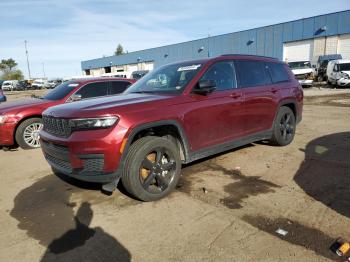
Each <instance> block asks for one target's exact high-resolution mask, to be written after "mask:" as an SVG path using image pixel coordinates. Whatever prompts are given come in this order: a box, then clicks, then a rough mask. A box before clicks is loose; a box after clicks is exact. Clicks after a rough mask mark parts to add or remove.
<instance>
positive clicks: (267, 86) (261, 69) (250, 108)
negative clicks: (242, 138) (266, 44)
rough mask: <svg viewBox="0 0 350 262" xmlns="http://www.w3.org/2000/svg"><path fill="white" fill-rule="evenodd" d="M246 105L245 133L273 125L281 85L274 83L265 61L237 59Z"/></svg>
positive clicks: (240, 84)
mask: <svg viewBox="0 0 350 262" xmlns="http://www.w3.org/2000/svg"><path fill="white" fill-rule="evenodd" d="M235 65H236V70H237V76H238V82H239V86H240V87H241V89H242V93H243V99H244V106H243V108H244V109H243V115H244V133H245V135H251V134H254V133H258V132H261V131H264V130H268V129H270V128H271V127H272V122H273V119H274V117H275V112H276V108H277V103H276V101H278V99H277V98H278V96H279V87H278V85H277V86H276V85H273V84H272V81H271V77H270V75H269V72H268V67H267V64H266V63H265V62H264V61H255V60H237V61H235Z"/></svg>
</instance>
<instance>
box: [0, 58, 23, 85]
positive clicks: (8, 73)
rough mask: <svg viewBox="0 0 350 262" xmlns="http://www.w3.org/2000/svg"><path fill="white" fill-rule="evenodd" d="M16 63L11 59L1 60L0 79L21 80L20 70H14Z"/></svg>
mask: <svg viewBox="0 0 350 262" xmlns="http://www.w3.org/2000/svg"><path fill="white" fill-rule="evenodd" d="M16 66H17V63H16V61H15V60H13V59H12V58H9V59H2V60H1V62H0V71H2V74H1V76H0V79H4V80H22V79H23V78H24V77H23V73H22V71H21V70H19V69H16Z"/></svg>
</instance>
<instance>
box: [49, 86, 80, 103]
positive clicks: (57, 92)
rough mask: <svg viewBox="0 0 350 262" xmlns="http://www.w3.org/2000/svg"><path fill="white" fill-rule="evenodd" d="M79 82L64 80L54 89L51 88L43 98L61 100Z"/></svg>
mask: <svg viewBox="0 0 350 262" xmlns="http://www.w3.org/2000/svg"><path fill="white" fill-rule="evenodd" d="M78 85H79V84H78V83H76V82H74V81H68V82H64V83H62V84H60V85H58V86H56V87H55V88H54V89H52V90H51V91H50V92H49V93H47V94H46V95H45V96H44V97H43V99H47V100H53V101H55V100H61V99H63V98H65V97H66V96H67V95H68V94H69V93H70V92H71V91H73V89H74V88H76V87H77V86H78Z"/></svg>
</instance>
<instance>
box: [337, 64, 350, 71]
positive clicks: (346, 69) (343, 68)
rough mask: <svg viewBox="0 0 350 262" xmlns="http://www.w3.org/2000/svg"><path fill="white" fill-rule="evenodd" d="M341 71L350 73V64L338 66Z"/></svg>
mask: <svg viewBox="0 0 350 262" xmlns="http://www.w3.org/2000/svg"><path fill="white" fill-rule="evenodd" d="M338 66H339V71H350V63H346V64H338Z"/></svg>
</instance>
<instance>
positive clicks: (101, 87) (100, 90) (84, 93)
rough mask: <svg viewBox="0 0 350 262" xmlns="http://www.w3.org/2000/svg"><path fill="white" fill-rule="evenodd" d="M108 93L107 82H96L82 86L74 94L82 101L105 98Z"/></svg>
mask: <svg viewBox="0 0 350 262" xmlns="http://www.w3.org/2000/svg"><path fill="white" fill-rule="evenodd" d="M107 93H108V82H96V83H90V84H87V85H85V86H83V87H82V88H81V89H80V90H79V91H78V92H77V93H76V94H78V95H81V98H82V99H86V98H93V97H99V96H106V95H107Z"/></svg>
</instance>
